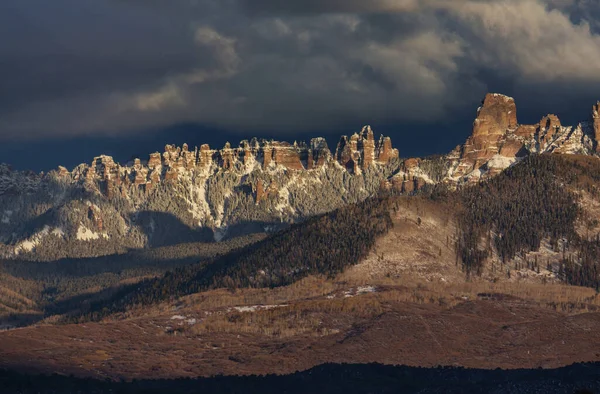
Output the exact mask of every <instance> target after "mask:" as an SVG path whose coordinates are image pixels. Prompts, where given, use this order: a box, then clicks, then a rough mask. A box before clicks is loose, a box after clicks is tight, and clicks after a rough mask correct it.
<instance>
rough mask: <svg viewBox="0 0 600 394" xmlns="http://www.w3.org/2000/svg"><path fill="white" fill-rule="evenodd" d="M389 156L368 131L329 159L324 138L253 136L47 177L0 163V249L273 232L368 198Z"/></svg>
mask: <svg viewBox="0 0 600 394" xmlns="http://www.w3.org/2000/svg"><path fill="white" fill-rule="evenodd" d="M398 157H399V155H398V151H397V150H396V149H394V148H393V147H392V144H391V140H390V139H389V138H386V137H383V136H382V137H381V138H380V139H379V140H378V141H376V139H375V137H374V133H373V130H371V128H370V127H368V126H367V127H365V128H363V129H362V130H361V132H360V133H355V134H354V135H352V136H350V137H342V138H341V139H340V142H339V144H338V145H337V147H336V149H335V154H332V152H331V151H330V150H329V147H328V145H327V142H326V141H325V139H323V138H315V139H312V140H311V141H310V142H309V143H308V144H306V143H304V142H301V143H296V142H294V143H287V142H278V141H267V140H258V139H252V140H251V141H242V142H241V143H240V144H239V146H237V147H232V146H231V145H230V144H229V143H227V144H225V146H224V147H223V148H222V149H212V148H211V147H210V146H208V145H201V146H200V147H195V148H190V147H189V146H188V145H186V144H184V145H183V146H181V147H177V146H173V145H167V146H165V149H164V152H155V153H152V154H150V155H149V157H148V158H147V159H135V160H133V161H132V162H130V163H127V164H125V165H121V164H119V163H117V162H115V161H114V160H113V158H112V157H110V156H99V157H96V158H94V159H93V160H92V161H91V163H90V164H81V165H79V166H77V167H75V168H74V169H72V170H71V171H69V170H68V169H67V168H64V167H59V168H58V169H57V170H55V171H51V172H49V173H47V174H35V173H31V172H18V171H12V170H11V169H10V167H8V166H2V167H0V216H1V217H0V219H1V222H0V253H1V254H2V255H4V256H5V257H18V258H35V259H38V258H42V259H46V260H48V259H56V258H61V257H81V256H88V255H98V254H108V253H119V252H121V251H124V250H127V249H129V248H140V247H152V246H164V245H170V244H175V243H182V242H191V241H209V240H217V241H219V240H221V239H223V238H224V237H228V236H236V235H240V234H245V233H249V232H264V231H273V230H276V229H277V228H280V227H281V226H284V225H286V223H291V222H294V221H297V220H302V219H303V218H306V217H308V216H311V215H314V214H319V213H324V212H327V211H330V210H332V209H335V208H337V207H339V206H342V205H344V204H348V203H352V202H357V201H361V200H363V199H365V198H367V197H368V196H370V195H373V194H375V193H377V191H378V190H379V186H380V183H381V180H382V179H387V178H388V177H390V176H391V175H392V174H393V173H394V172H396V171H397V169H398V168H399V159H398ZM91 245H93V246H91ZM40 256H43V257H40Z"/></svg>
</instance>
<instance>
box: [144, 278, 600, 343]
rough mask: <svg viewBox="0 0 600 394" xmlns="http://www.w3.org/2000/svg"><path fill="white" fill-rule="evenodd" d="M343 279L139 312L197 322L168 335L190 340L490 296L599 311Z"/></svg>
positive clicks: (303, 328) (512, 292)
mask: <svg viewBox="0 0 600 394" xmlns="http://www.w3.org/2000/svg"><path fill="white" fill-rule="evenodd" d="M344 279H345V280H343V281H341V280H333V281H332V280H327V279H325V278H318V277H310V278H306V279H304V280H302V281H300V282H298V283H295V284H293V285H290V286H287V287H282V288H277V289H241V290H237V291H236V292H230V291H227V290H216V291H211V292H206V293H200V294H195V295H192V296H188V297H185V298H183V299H181V300H179V301H178V302H177V303H176V304H175V305H174V304H172V303H171V304H170V303H164V304H161V305H160V306H158V307H156V308H155V309H154V310H153V311H148V310H145V311H144V315H145V316H148V315H149V314H150V315H152V314H154V315H161V314H168V316H171V315H173V314H174V313H177V314H183V315H186V316H201V317H202V318H201V319H199V321H198V323H196V324H192V325H187V324H183V323H182V324H180V325H176V324H174V328H173V329H172V332H177V335H186V336H191V337H195V336H202V335H208V334H210V333H219V332H220V333H238V334H241V333H247V334H260V335H265V336H268V337H276V338H289V337H293V336H298V335H304V336H316V337H318V336H325V335H329V334H334V333H337V332H340V331H344V330H347V329H349V326H348V325H349V324H354V323H356V322H357V321H369V320H372V319H373V318H376V317H377V316H378V315H380V314H382V313H384V312H385V311H386V310H391V309H392V307H393V305H397V304H398V303H412V304H421V305H422V304H431V305H436V306H437V307H440V308H442V309H447V308H452V307H455V306H457V305H459V304H461V303H464V302H466V301H471V300H478V299H489V298H495V299H503V300H504V302H516V303H527V304H530V305H535V306H539V307H542V308H548V309H550V310H553V311H558V312H561V313H566V314H578V313H585V312H593V311H598V310H600V297H599V296H598V294H597V293H596V292H595V291H594V290H593V289H589V288H583V287H576V286H565V285H558V284H546V285H544V284H535V283H524V282H510V281H504V282H498V283H491V282H487V281H472V282H466V281H464V282H461V283H443V282H427V281H426V280H423V279H419V278H411V277H402V278H382V279H377V280H367V279H362V278H358V277H355V278H349V277H347V276H346V277H344ZM366 286H369V287H374V288H375V289H376V291H375V292H366V293H364V294H356V289H358V288H360V287H363V288H365V287H366ZM351 290H352V291H351ZM244 306H245V307H246V308H243V307H244ZM252 307H254V308H252ZM175 311H176V312H175ZM132 316H133V315H132ZM138 316H139V315H138Z"/></svg>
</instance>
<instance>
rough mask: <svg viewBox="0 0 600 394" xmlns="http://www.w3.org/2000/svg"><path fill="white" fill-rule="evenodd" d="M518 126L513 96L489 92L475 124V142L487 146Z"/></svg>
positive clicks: (478, 145) (477, 145)
mask: <svg viewBox="0 0 600 394" xmlns="http://www.w3.org/2000/svg"><path fill="white" fill-rule="evenodd" d="M516 128H517V106H516V104H515V100H514V99H513V98H512V97H508V96H504V95H501V94H497V93H490V94H487V95H486V96H485V98H484V100H483V103H482V105H481V107H480V108H479V109H478V110H477V118H476V119H475V123H474V124H473V144H474V145H475V146H476V147H481V148H485V146H486V145H487V144H489V143H490V142H495V140H497V139H498V138H499V137H500V136H502V135H503V134H504V133H505V132H506V131H507V130H509V129H513V130H514V129H516Z"/></svg>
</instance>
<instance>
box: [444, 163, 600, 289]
mask: <svg viewBox="0 0 600 394" xmlns="http://www.w3.org/2000/svg"><path fill="white" fill-rule="evenodd" d="M599 182H600V161H599V160H598V159H596V158H590V157H584V156H562V155H532V156H529V157H528V158H526V159H525V160H523V161H522V162H521V163H519V164H518V165H515V166H513V167H511V168H509V169H507V170H506V171H505V172H504V173H502V174H501V175H499V176H497V177H495V178H493V179H491V180H489V181H486V182H480V183H479V184H477V185H475V186H470V187H466V188H464V189H462V190H460V191H459V192H458V198H459V200H460V202H461V205H462V207H461V210H460V213H459V215H458V223H459V233H458V235H457V245H456V253H457V258H458V259H459V260H460V261H462V264H463V268H464V270H465V271H466V273H467V274H468V275H470V274H477V273H481V270H482V268H483V265H484V263H485V261H486V259H487V258H488V257H490V256H491V254H492V253H494V252H496V253H497V254H498V256H499V258H500V260H501V263H502V264H506V263H507V262H509V261H510V260H511V259H513V258H514V257H515V256H516V255H518V254H521V255H522V254H523V253H526V252H529V251H535V250H538V249H539V248H540V245H541V242H542V240H544V239H549V240H550V243H551V245H552V248H553V250H555V251H557V252H562V253H563V261H562V262H561V264H560V267H559V269H558V270H557V271H558V272H557V273H558V275H559V277H560V278H561V279H563V280H565V281H566V282H568V283H570V284H577V285H583V286H591V287H596V288H597V287H598V285H599V278H598V266H597V264H598V263H597V261H598V258H599V257H600V242H599V235H598V234H590V235H588V237H587V238H586V237H583V236H581V235H580V234H578V232H577V231H576V229H575V227H576V223H577V222H578V221H579V220H589V219H590V218H583V217H582V216H583V215H584V213H583V212H582V211H581V208H580V206H579V204H578V200H579V193H578V192H579V191H585V192H586V193H589V194H590V195H592V196H598V191H599V190H600V188H599V185H600V184H599ZM592 219H593V218H592ZM540 264H545V263H544V262H539V261H535V262H531V268H532V269H538V270H539V265H540Z"/></svg>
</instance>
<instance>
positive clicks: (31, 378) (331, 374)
mask: <svg viewBox="0 0 600 394" xmlns="http://www.w3.org/2000/svg"><path fill="white" fill-rule="evenodd" d="M13 368H14V369H15V370H18V371H24V372H29V373H31V372H32V371H40V370H41V371H44V369H45V368H44V367H43V366H42V367H41V368H40V366H39V365H21V366H14V367H13ZM46 368H47V367H46ZM598 376H600V364H598V363H596V364H591V363H588V364H574V365H571V366H568V367H564V368H559V369H553V370H550V369H548V370H542V369H521V370H499V369H496V370H477V369H464V368H450V367H437V368H419V367H405V366H388V365H381V364H323V365H319V366H316V367H313V368H311V369H310V370H307V371H303V372H296V373H294V374H290V375H267V376H215V377H211V378H198V379H189V378H186V379H177V380H136V381H133V382H123V381H121V382H115V381H107V380H96V379H92V378H84V379H79V378H74V377H66V376H59V375H52V376H43V375H24V374H20V373H17V372H14V371H8V370H0V381H1V382H2V383H3V385H4V387H5V388H6V389H7V390H8V391H7V392H19V393H55V392H92V391H93V392H95V393H109V392H111V393H112V392H119V393H121V392H123V393H125V392H126V393H142V392H144V393H147V392H153V393H154V392H155V393H161V392H169V393H212V392H228V393H261V394H270V393H282V392H285V393H290V394H291V393H294V394H296V393H340V394H348V393H517V394H518V393H532V392H536V393H537V392H539V393H548V394H551V393H594V392H596V393H597V392H600V381H599V380H598Z"/></svg>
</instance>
